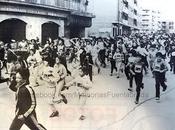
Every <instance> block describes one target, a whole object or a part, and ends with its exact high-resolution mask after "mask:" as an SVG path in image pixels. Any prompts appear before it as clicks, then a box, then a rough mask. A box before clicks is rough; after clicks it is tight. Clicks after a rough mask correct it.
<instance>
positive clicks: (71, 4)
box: [1, 0, 87, 12]
mask: <svg viewBox="0 0 175 130" xmlns="http://www.w3.org/2000/svg"><path fill="white" fill-rule="evenodd" d="M1 2H8V3H14V4H15V3H16V4H25V5H34V6H39V7H40V6H43V7H49V8H57V9H62V10H73V11H79V12H86V11H87V10H86V8H87V5H86V4H85V3H82V2H80V0H76V1H73V0H1Z"/></svg>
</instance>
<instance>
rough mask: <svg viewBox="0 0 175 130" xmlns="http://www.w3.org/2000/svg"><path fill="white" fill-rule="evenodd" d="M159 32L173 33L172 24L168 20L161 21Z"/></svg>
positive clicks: (174, 31)
mask: <svg viewBox="0 0 175 130" xmlns="http://www.w3.org/2000/svg"><path fill="white" fill-rule="evenodd" d="M160 31H161V32H164V33H175V27H174V22H173V21H168V20H163V21H161V28H160Z"/></svg>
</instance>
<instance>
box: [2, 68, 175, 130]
mask: <svg viewBox="0 0 175 130" xmlns="http://www.w3.org/2000/svg"><path fill="white" fill-rule="evenodd" d="M109 72H110V71H109V69H103V70H102V72H101V74H100V75H96V76H95V77H94V83H93V84H94V85H93V88H92V89H91V90H90V92H89V95H90V97H89V98H88V101H87V106H86V109H85V113H86V117H87V118H86V119H85V120H84V121H80V120H79V116H80V113H79V105H78V96H77V91H76V88H74V87H72V88H70V89H69V90H66V91H65V92H64V93H65V95H66V97H67V99H68V104H67V105H65V104H59V105H57V109H58V110H59V113H60V116H59V117H56V118H49V115H50V114H51V109H50V106H49V105H48V101H49V99H50V97H51V96H50V95H51V93H52V89H50V88H46V87H38V88H34V89H35V92H36V95H37V115H38V120H39V122H40V123H41V124H43V125H44V126H45V127H46V128H47V129H48V130H141V129H142V130H174V129H175V125H174V122H175V111H174V107H175V100H174V98H175V86H174V80H175V75H173V74H171V73H170V72H168V74H167V79H168V82H167V84H168V89H167V91H166V92H165V93H162V94H163V95H162V96H161V101H160V103H157V102H156V101H155V99H152V98H153V97H154V96H155V88H154V79H153V78H152V77H151V75H147V76H145V78H144V83H145V88H144V90H143V91H142V94H141V99H140V103H141V104H139V105H135V104H134V100H135V92H133V93H130V92H128V90H127V88H128V81H127V80H126V78H125V77H124V76H123V77H121V78H120V79H117V78H116V76H115V75H114V76H112V77H111V76H109ZM14 99H15V97H14V93H13V92H11V91H10V90H9V89H8V87H7V84H6V83H4V84H0V122H1V123H0V129H1V130H7V129H8V128H9V125H10V124H11V122H12V120H13V117H14V111H15V100H14ZM22 130H28V129H27V128H26V127H25V126H23V128H22Z"/></svg>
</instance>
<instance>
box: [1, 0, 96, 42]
mask: <svg viewBox="0 0 175 130" xmlns="http://www.w3.org/2000/svg"><path fill="white" fill-rule="evenodd" d="M87 6H88V1H87V0H0V40H2V41H4V42H9V41H10V40H11V39H14V40H17V41H20V40H23V39H35V38H36V37H38V38H40V39H41V40H42V42H45V41H46V39H47V38H48V37H50V38H52V39H56V38H57V37H58V36H60V37H67V38H72V37H82V36H84V35H85V28H86V27H90V26H91V24H92V18H93V17H94V16H93V15H92V14H91V13H88V12H87Z"/></svg>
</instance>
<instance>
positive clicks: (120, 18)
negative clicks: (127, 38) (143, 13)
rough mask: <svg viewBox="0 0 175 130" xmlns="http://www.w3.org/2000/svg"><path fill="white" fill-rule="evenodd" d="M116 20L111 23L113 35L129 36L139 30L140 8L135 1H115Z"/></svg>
mask: <svg viewBox="0 0 175 130" xmlns="http://www.w3.org/2000/svg"><path fill="white" fill-rule="evenodd" d="M116 16H117V19H116V20H115V22H114V23H113V35H114V36H116V35H121V34H126V35H130V34H131V32H132V31H137V30H140V7H139V4H138V2H137V0H117V12H116Z"/></svg>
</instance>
